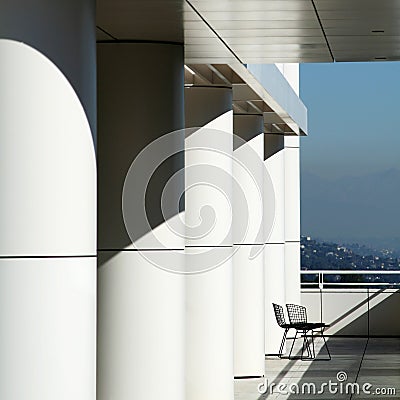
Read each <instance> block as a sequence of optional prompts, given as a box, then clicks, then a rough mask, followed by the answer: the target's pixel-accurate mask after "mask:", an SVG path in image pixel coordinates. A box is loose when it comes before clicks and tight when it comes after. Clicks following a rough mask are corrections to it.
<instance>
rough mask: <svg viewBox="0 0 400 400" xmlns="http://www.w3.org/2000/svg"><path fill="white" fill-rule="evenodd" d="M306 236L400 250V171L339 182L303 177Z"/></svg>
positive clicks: (314, 176)
mask: <svg viewBox="0 0 400 400" xmlns="http://www.w3.org/2000/svg"><path fill="white" fill-rule="evenodd" d="M301 211H302V234H304V235H310V236H313V237H317V238H320V239H322V240H331V241H336V242H339V243H344V242H349V243H350V242H357V243H360V244H365V245H368V246H371V247H373V248H384V247H386V248H391V249H394V250H396V251H400V170H398V169H390V170H386V171H383V172H379V173H372V174H368V175H364V176H357V177H353V176H348V177H343V178H340V179H337V180H329V179H324V178H321V177H319V176H317V175H315V174H312V173H309V172H304V173H302V176H301Z"/></svg>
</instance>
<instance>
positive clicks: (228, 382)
mask: <svg viewBox="0 0 400 400" xmlns="http://www.w3.org/2000/svg"><path fill="white" fill-rule="evenodd" d="M185 118H186V127H187V128H190V127H200V129H197V130H195V131H192V132H191V133H190V134H189V135H187V137H186V140H185V173H186V176H185V181H186V182H185V187H186V192H185V202H186V205H185V207H186V208H185V213H186V217H185V218H186V225H187V227H188V230H187V232H186V236H187V237H186V250H185V252H186V264H187V267H188V268H190V269H191V270H192V271H194V272H196V270H197V272H198V273H193V274H191V275H187V277H186V382H187V385H186V399H188V400H204V399H208V400H232V399H233V396H234V395H233V296H232V285H233V282H232V232H231V230H232V211H231V205H232V151H233V136H232V129H233V126H232V125H233V116H232V90H231V89H230V88H225V87H187V88H186V89H185ZM216 130H217V131H216ZM214 223H215V224H214ZM196 226H199V227H200V230H201V228H202V227H206V228H209V227H211V229H210V230H209V231H208V232H206V233H205V234H204V235H201V233H204V232H199V233H200V235H197V236H196V234H193V233H192V230H191V229H190V227H194V228H195V227H196ZM193 268H194V269H193ZM204 268H205V269H208V270H207V271H204Z"/></svg>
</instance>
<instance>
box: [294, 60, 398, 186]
mask: <svg viewBox="0 0 400 400" xmlns="http://www.w3.org/2000/svg"><path fill="white" fill-rule="evenodd" d="M300 95H301V98H302V100H303V102H304V103H305V105H306V106H307V108H308V123H309V125H308V126H309V127H308V134H309V137H305V138H302V139H301V147H302V151H301V162H302V170H303V171H308V172H312V173H315V174H317V175H319V176H322V177H329V178H338V177H342V176H349V175H352V176H359V175H366V174H369V173H371V172H376V171H382V170H386V169H391V168H400V62H371V63H326V64H302V65H300Z"/></svg>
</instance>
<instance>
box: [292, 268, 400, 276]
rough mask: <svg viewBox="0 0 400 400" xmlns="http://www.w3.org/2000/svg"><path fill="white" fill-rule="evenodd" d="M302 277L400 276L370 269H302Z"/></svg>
mask: <svg viewBox="0 0 400 400" xmlns="http://www.w3.org/2000/svg"><path fill="white" fill-rule="evenodd" d="M300 273H301V274H302V275H313V274H315V275H317V274H325V275H366V274H372V275H397V274H400V270H387V269H385V270H383V271H382V270H377V271H374V270H371V269H366V270H360V269H357V270H354V271H353V270H349V269H343V270H341V269H307V270H304V269H302V270H301V271H300Z"/></svg>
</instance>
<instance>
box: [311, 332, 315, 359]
mask: <svg viewBox="0 0 400 400" xmlns="http://www.w3.org/2000/svg"><path fill="white" fill-rule="evenodd" d="M311 344H312V354H313V355H312V358H315V346H314V331H313V330H311Z"/></svg>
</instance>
